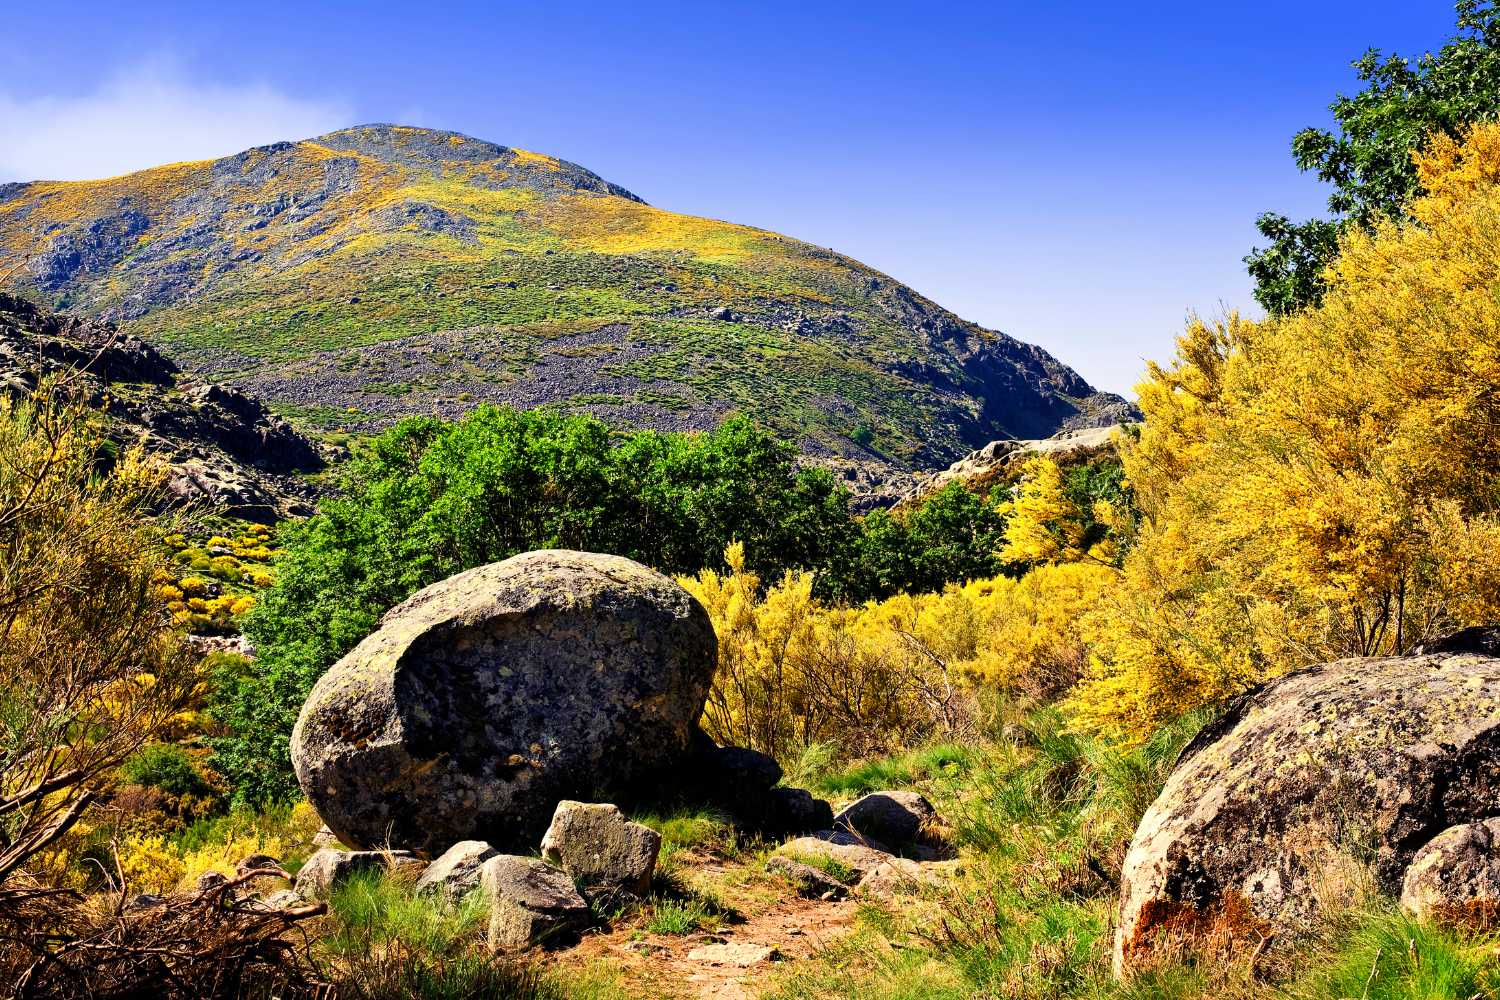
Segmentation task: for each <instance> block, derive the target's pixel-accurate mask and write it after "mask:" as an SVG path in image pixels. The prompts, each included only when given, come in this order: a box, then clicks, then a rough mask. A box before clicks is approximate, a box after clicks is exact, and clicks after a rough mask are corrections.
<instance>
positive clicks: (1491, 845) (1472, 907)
mask: <svg viewBox="0 0 1500 1000" xmlns="http://www.w3.org/2000/svg"><path fill="white" fill-rule="evenodd" d="M1401 905H1402V906H1403V907H1404V908H1405V909H1407V910H1408V911H1410V912H1411V913H1413V914H1415V915H1416V916H1418V917H1420V918H1422V919H1427V920H1433V921H1436V922H1438V923H1441V924H1446V925H1449V926H1457V927H1462V928H1465V929H1470V930H1491V929H1493V928H1494V927H1496V926H1497V925H1500V819H1487V820H1485V821H1483V822H1480V823H1466V824H1464V825H1463V826H1454V827H1449V828H1448V829H1447V830H1444V831H1443V832H1442V833H1440V834H1438V835H1437V836H1436V837H1434V838H1433V839H1432V840H1431V841H1430V842H1428V844H1427V846H1426V847H1424V848H1422V849H1421V850H1420V851H1418V852H1417V854H1416V857H1414V858H1413V859H1412V862H1411V867H1409V868H1407V869H1406V877H1405V879H1404V880H1403V881H1402V887H1401Z"/></svg>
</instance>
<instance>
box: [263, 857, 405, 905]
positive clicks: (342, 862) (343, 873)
mask: <svg viewBox="0 0 1500 1000" xmlns="http://www.w3.org/2000/svg"><path fill="white" fill-rule="evenodd" d="M421 864H422V862H421V861H418V860H417V859H416V858H415V857H413V856H412V855H411V854H410V853H409V852H407V851H335V850H333V849H332V848H324V849H323V850H321V851H318V852H317V853H316V854H314V855H313V856H312V857H310V858H308V859H307V863H306V864H304V865H303V866H302V868H301V870H299V871H298V872H297V878H296V880H295V881H294V882H293V883H292V888H294V889H296V890H297V894H298V895H299V896H301V897H302V898H303V899H327V898H328V894H329V893H330V892H332V891H333V888H334V886H336V885H338V883H340V882H342V881H344V880H345V879H347V878H348V877H349V876H351V875H353V874H355V873H356V872H364V871H372V870H377V869H381V868H386V867H390V868H393V869H405V870H408V871H411V870H414V869H415V868H417V867H420V866H421Z"/></svg>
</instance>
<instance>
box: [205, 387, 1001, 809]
mask: <svg viewBox="0 0 1500 1000" xmlns="http://www.w3.org/2000/svg"><path fill="white" fill-rule="evenodd" d="M794 454H795V453H794V451H793V449H792V447H791V446H790V445H788V444H786V443H784V442H781V441H778V440H776V439H775V438H773V437H771V436H770V435H769V434H767V433H765V432H763V431H761V430H759V429H758V428H756V427H755V426H754V425H753V424H752V423H751V422H750V421H748V420H746V419H743V418H731V419H729V420H727V421H725V422H724V423H723V424H722V425H721V426H720V427H719V428H718V429H717V430H715V431H713V432H710V433H706V434H671V433H659V432H654V431H643V432H638V433H634V434H629V435H624V436H620V435H616V434H613V433H612V432H611V431H610V430H609V429H608V427H606V426H605V425H604V424H603V423H602V422H600V421H599V420H597V419H595V418H592V417H588V416H583V415H565V414H561V413H557V412H555V411H551V410H546V409H542V410H532V411H527V412H520V411H516V410H511V409H504V408H496V407H491V406H483V407H479V408H478V409H476V410H474V411H473V412H472V413H471V414H470V415H468V416H467V417H465V418H464V419H463V420H461V421H459V422H457V423H452V424H449V423H444V422H442V421H439V420H434V419H430V418H413V419H409V420H405V421H403V422H401V423H400V424H398V425H397V426H396V427H394V428H392V429H391V430H389V431H387V432H386V433H385V434H382V435H381V436H380V437H378V438H377V439H375V440H374V441H373V442H372V444H371V445H370V447H369V448H368V450H366V451H365V452H364V453H362V454H361V455H360V456H359V457H358V458H357V459H355V460H354V461H353V462H352V463H351V465H350V467H349V470H348V472H347V474H346V476H345V480H344V483H343V491H342V493H341V494H340V495H339V496H337V497H335V498H333V499H330V500H329V501H327V502H325V503H324V504H323V506H322V508H321V510H320V512H319V513H318V515H317V516H316V517H313V518H312V519H310V520H309V521H307V522H305V523H303V524H301V525H297V526H291V527H288V528H287V529H286V530H285V531H284V532H283V536H282V538H281V539H280V543H281V545H282V546H283V547H284V549H285V550H286V556H285V557H284V558H283V559H282V561H281V562H280V564H279V566H278V580H277V584H276V586H275V587H274V588H273V589H272V590H270V591H268V592H267V593H266V594H265V595H264V597H263V599H262V600H261V602H260V603H259V605H258V606H257V607H256V608H255V610H254V611H252V612H251V613H250V614H249V616H248V617H247V618H246V621H245V626H244V627H245V632H246V634H247V635H248V636H249V638H250V639H251V641H252V642H253V643H254V644H255V646H256V649H257V650H258V651H259V659H258V660H257V661H256V663H255V665H254V669H253V670H252V669H248V668H247V666H246V665H245V664H243V663H234V662H230V663H226V664H223V665H221V666H220V667H219V668H218V669H217V670H216V671H215V676H214V680H215V684H214V690H215V693H214V696H213V706H212V707H213V712H214V715H215V717H216V718H217V720H218V721H219V723H220V724H221V725H222V726H223V728H224V730H225V735H223V736H221V737H219V738H218V739H216V740H215V743H214V766H215V767H216V768H217V769H218V770H219V771H220V773H222V774H225V775H227V776H229V777H230V779H231V780H232V782H233V784H234V786H235V790H236V797H237V798H238V799H239V800H241V801H268V800H275V799H279V798H283V797H285V796H288V795H291V794H293V793H294V791H295V786H294V784H293V779H292V775H291V767H290V760H289V756H288V747H287V738H288V735H289V734H290V732H291V728H292V725H293V723H294V722H295V721H296V715H297V712H298V711H299V710H300V708H301V705H302V701H303V699H304V698H305V697H306V695H307V692H308V690H309V689H310V688H311V686H312V684H313V682H314V681H315V680H316V679H317V678H318V676H319V675H320V674H321V673H322V672H323V671H324V670H326V669H327V668H328V667H329V666H330V665H332V663H333V662H334V661H335V660H337V659H338V657H340V656H342V655H343V654H344V653H345V652H347V651H348V650H349V649H351V648H353V646H354V645H355V644H356V643H358V642H359V640H361V639H362V638H364V637H365V636H366V635H367V634H368V633H369V632H370V631H371V630H372V629H373V628H374V627H375V624H376V622H377V620H378V619H379V616H380V615H381V613H383V612H384V611H385V610H386V609H388V608H390V607H392V606H393V605H395V604H397V603H398V602H400V601H401V600H403V599H405V598H406V597H407V596H409V595H410V594H412V593H413V592H415V591H416V590H418V589H420V588H422V587H424V586H426V585H428V584H430V583H434V582H436V581H438V580H441V579H443V578H445V577H447V576H451V575H452V574H454V573H457V572H460V571H462V570H464V569H468V568H470V567H473V566H477V565H482V564H484V563H489V562H494V561H497V560H500V559H504V558H507V557H508V556H511V555H515V554H516V553H518V552H524V551H528V550H531V549H539V548H574V549H585V550H592V551H601V552H613V553H618V554H620V555H625V556H628V557H630V558H632V559H636V560H639V561H640V562H643V563H646V564H647V565H650V566H654V567H656V568H657V569H660V570H662V571H664V572H667V573H692V572H696V571H697V570H699V569H701V568H703V567H705V566H716V565H719V564H720V562H721V560H722V558H723V552H724V549H725V548H726V547H727V546H728V545H729V543H730V542H733V541H740V542H742V543H744V546H745V553H746V556H747V559H748V561H749V564H750V566H751V567H752V568H753V569H754V570H755V571H756V572H758V573H760V574H761V576H762V578H763V579H767V580H772V579H776V578H778V577H779V576H780V575H781V574H782V573H784V572H786V571H787V570H789V569H796V568H802V569H810V570H814V571H817V572H818V578H819V589H820V592H821V593H823V594H824V595H825V596H843V597H851V598H855V599H865V598H867V597H873V596H881V595H883V594H887V593H891V592H894V591H895V590H899V589H909V590H923V589H932V588H934V587H941V586H942V585H943V584H944V583H946V582H947V581H949V580H956V579H966V578H969V577H974V576H984V575H993V574H994V573H995V572H997V571H998V564H997V563H996V562H995V560H994V556H993V552H994V549H995V546H996V544H997V541H998V538H999V531H1000V527H1001V525H1000V519H999V517H998V515H997V514H996V513H995V511H994V510H993V508H991V507H989V506H988V505H987V504H985V503H984V502H983V501H982V500H980V499H979V498H978V497H976V496H974V495H973V494H971V493H969V492H968V491H966V490H964V489H963V488H962V487H958V486H955V487H950V488H949V489H947V490H944V491H943V492H941V493H939V494H937V495H936V496H935V497H934V498H933V499H932V500H931V501H929V502H928V503H927V504H926V505H925V506H923V507H922V508H920V509H919V510H917V511H915V512H914V513H912V514H911V515H910V516H908V517H907V518H906V519H905V520H904V521H897V520H895V519H894V518H890V517H889V516H887V515H883V514H881V515H872V516H871V518H869V519H868V520H867V521H866V522H865V523H864V525H863V530H862V525H861V522H860V521H858V520H856V519H855V518H853V517H852V516H851V514H850V511H849V497H848V493H847V491H846V490H845V489H844V488H843V487H841V486H839V485H837V484H836V483H835V482H834V480H833V478H832V477H831V476H830V475H829V474H828V473H827V472H826V471H823V470H816V469H808V470H801V471H798V470H797V469H796V468H795V466H794Z"/></svg>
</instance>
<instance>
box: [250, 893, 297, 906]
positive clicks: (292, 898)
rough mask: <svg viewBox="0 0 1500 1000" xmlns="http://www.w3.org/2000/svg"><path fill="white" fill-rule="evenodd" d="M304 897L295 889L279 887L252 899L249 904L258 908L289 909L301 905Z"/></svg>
mask: <svg viewBox="0 0 1500 1000" xmlns="http://www.w3.org/2000/svg"><path fill="white" fill-rule="evenodd" d="M302 902H303V899H302V897H301V896H299V895H297V893H296V891H295V890H293V889H278V890H276V891H275V892H273V893H270V894H268V895H265V896H261V897H259V898H256V899H251V900H250V901H249V905H250V906H251V908H252V909H257V910H263V911H264V910H288V909H291V908H292V907H294V906H301V905H302Z"/></svg>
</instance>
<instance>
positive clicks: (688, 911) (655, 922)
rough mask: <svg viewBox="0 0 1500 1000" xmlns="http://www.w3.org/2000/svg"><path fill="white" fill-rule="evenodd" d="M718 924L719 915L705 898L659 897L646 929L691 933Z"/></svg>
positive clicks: (664, 932) (661, 931) (656, 931)
mask: <svg viewBox="0 0 1500 1000" xmlns="http://www.w3.org/2000/svg"><path fill="white" fill-rule="evenodd" d="M718 924H719V919H718V916H717V915H716V914H715V913H713V912H712V907H710V906H709V904H708V903H707V902H705V901H704V900H703V899H700V898H689V899H658V900H657V901H656V902H655V903H653V904H652V906H651V919H650V920H648V921H647V922H646V929H647V930H648V931H650V932H651V933H652V934H691V933H693V932H694V931H701V930H705V929H708V928H712V927H716V926H718Z"/></svg>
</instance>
